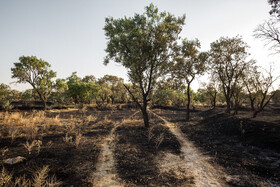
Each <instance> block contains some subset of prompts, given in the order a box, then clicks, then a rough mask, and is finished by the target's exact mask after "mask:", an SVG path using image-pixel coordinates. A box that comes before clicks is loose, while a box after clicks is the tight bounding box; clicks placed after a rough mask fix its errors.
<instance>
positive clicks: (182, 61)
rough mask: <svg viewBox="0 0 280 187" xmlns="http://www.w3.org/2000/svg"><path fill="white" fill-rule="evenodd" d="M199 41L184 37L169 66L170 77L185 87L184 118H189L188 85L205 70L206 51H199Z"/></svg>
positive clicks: (189, 96) (189, 99) (189, 97)
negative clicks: (185, 105) (185, 108)
mask: <svg viewBox="0 0 280 187" xmlns="http://www.w3.org/2000/svg"><path fill="white" fill-rule="evenodd" d="M198 48H200V43H199V41H198V40H194V41H188V40H186V39H184V40H183V41H182V45H181V46H180V47H179V53H178V56H177V57H176V58H175V59H176V60H175V61H174V64H173V66H172V67H171V74H172V77H173V78H174V79H175V80H177V82H180V83H181V85H186V87H187V111H186V120H187V121H188V120H189V119H190V104H191V95H190V86H191V83H192V82H193V80H194V79H195V77H196V76H198V75H202V74H203V73H204V71H205V67H206V66H205V64H206V60H207V56H208V55H207V53H203V52H202V53H199V51H198Z"/></svg>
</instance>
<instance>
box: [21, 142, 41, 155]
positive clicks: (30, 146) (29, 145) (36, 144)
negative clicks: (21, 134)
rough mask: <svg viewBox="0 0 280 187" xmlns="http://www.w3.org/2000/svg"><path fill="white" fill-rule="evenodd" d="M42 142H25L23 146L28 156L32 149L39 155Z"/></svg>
mask: <svg viewBox="0 0 280 187" xmlns="http://www.w3.org/2000/svg"><path fill="white" fill-rule="evenodd" d="M41 145H42V141H41V140H33V141H32V142H31V143H29V142H28V141H26V143H25V144H23V146H24V147H25V148H26V149H27V151H28V154H29V155H31V153H32V150H33V148H35V147H37V154H39V153H40V150H41Z"/></svg>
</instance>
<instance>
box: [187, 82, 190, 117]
mask: <svg viewBox="0 0 280 187" xmlns="http://www.w3.org/2000/svg"><path fill="white" fill-rule="evenodd" d="M187 96H188V102H187V112H186V121H189V120H190V104H191V96H190V85H188V87H187Z"/></svg>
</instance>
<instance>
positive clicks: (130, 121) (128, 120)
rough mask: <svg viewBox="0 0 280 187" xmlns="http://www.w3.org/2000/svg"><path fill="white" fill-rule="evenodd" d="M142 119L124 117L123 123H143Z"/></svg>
mask: <svg viewBox="0 0 280 187" xmlns="http://www.w3.org/2000/svg"><path fill="white" fill-rule="evenodd" d="M141 122H142V120H140V119H124V120H122V124H135V123H141Z"/></svg>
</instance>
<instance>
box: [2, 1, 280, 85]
mask: <svg viewBox="0 0 280 187" xmlns="http://www.w3.org/2000/svg"><path fill="white" fill-rule="evenodd" d="M151 2H152V3H154V4H155V5H156V6H157V7H158V8H159V10H160V11H163V10H166V11H168V12H171V13H172V14H174V15H176V16H181V15H183V14H186V25H185V26H184V29H183V31H182V33H181V36H182V37H187V38H189V39H194V38H198V39H199V40H200V42H201V43H202V50H208V49H209V48H210V43H211V42H213V41H215V40H217V39H219V38H220V37H221V36H236V35H238V34H239V35H241V36H243V39H244V40H245V41H246V42H247V43H248V44H249V45H250V46H251V49H250V51H251V54H252V58H254V59H256V60H258V61H259V63H260V64H267V63H268V62H269V61H272V60H274V61H275V59H277V58H275V57H271V56H270V57H268V55H269V52H268V51H267V50H266V49H265V48H264V47H263V42H261V41H257V40H255V39H254V38H253V37H252V34H253V30H254V29H255V28H256V26H257V25H258V24H260V23H262V22H263V21H264V20H265V19H267V18H268V17H269V14H268V11H269V9H270V7H269V5H268V3H267V1H266V0H172V1H171V0H157V1H156V0H154V1H151V0H142V1H140V0H118V1H116V0H115V1H114V0H103V1H97V0H0V64H1V69H0V83H5V84H9V83H11V82H12V81H14V80H13V79H11V71H10V69H11V67H12V66H13V62H17V61H18V58H19V57H20V56H22V55H25V56H29V55H35V56H37V57H38V58H42V59H44V60H46V61H47V62H49V63H50V64H51V65H52V69H53V70H54V71H56V72H57V75H58V77H59V78H66V77H68V76H70V74H71V73H72V72H74V71H77V72H78V76H81V77H83V76H85V75H94V76H96V77H97V78H99V77H101V76H103V75H105V74H112V75H117V76H120V77H123V78H125V79H126V80H127V78H126V70H125V69H124V68H122V67H121V66H120V65H119V64H116V63H110V64H109V65H108V66H104V65H103V58H104V56H105V55H106V54H105V52H104V49H105V47H106V39H105V36H104V31H103V27H104V23H105V17H108V16H112V17H114V18H120V17H124V16H125V15H126V16H133V15H134V13H143V12H144V7H145V6H147V5H148V4H150V3H151ZM276 64H277V63H276ZM278 64H279V63H278ZM10 86H11V87H12V88H14V89H19V90H23V89H25V88H29V87H28V86H26V85H20V84H17V85H15V84H10ZM197 87H198V84H197V83H195V85H194V88H195V89H196V88H197Z"/></svg>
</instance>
